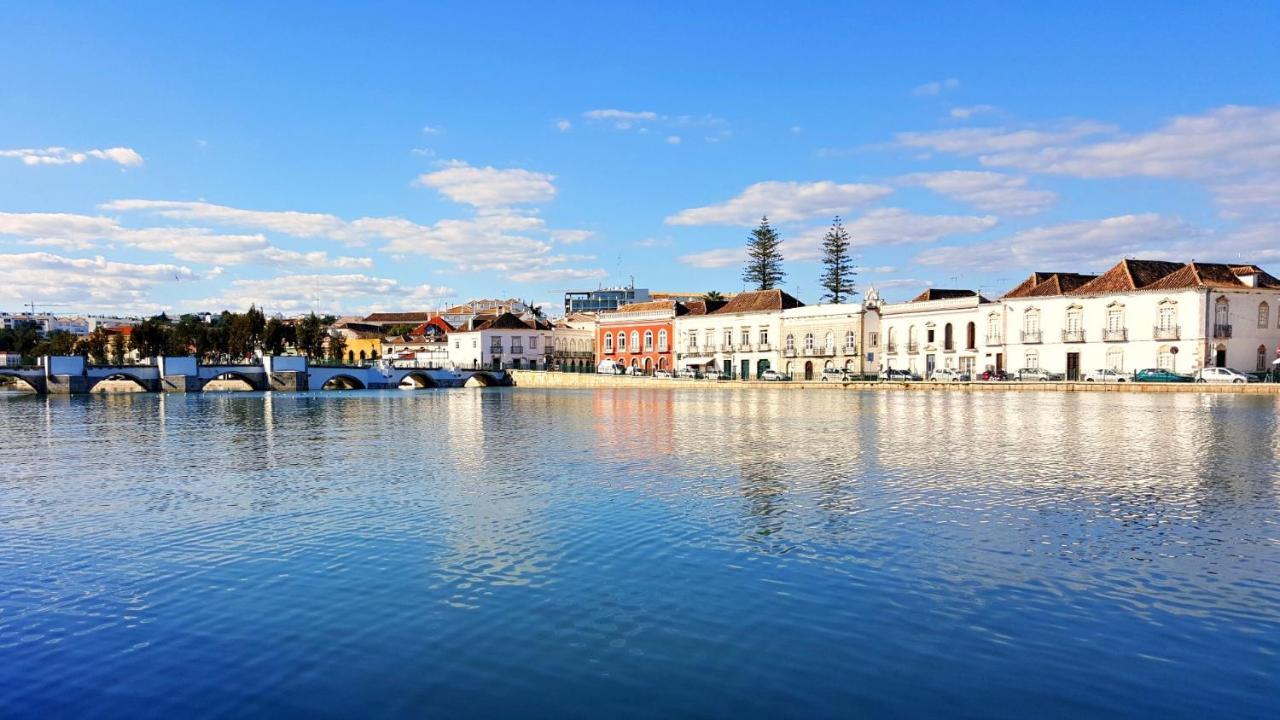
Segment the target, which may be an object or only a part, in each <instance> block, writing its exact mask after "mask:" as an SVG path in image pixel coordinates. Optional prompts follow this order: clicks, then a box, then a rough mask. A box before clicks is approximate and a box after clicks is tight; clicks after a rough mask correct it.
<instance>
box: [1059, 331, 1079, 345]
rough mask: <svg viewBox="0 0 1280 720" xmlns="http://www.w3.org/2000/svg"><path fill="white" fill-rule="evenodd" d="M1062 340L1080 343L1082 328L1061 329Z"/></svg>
mask: <svg viewBox="0 0 1280 720" xmlns="http://www.w3.org/2000/svg"><path fill="white" fill-rule="evenodd" d="M1062 342H1064V343H1082V342H1084V331H1083V330H1063V331H1062Z"/></svg>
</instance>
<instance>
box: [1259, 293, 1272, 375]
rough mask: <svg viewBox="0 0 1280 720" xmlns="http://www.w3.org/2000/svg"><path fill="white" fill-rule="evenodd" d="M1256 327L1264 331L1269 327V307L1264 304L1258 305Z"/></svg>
mask: <svg viewBox="0 0 1280 720" xmlns="http://www.w3.org/2000/svg"><path fill="white" fill-rule="evenodd" d="M1258 327H1260V328H1263V329H1264V330H1265V329H1266V328H1269V327H1271V306H1270V305H1268V304H1266V303H1264V302H1263V303H1258ZM1258 369H1259V370H1261V369H1262V368H1258Z"/></svg>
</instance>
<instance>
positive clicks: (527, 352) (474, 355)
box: [448, 327, 554, 370]
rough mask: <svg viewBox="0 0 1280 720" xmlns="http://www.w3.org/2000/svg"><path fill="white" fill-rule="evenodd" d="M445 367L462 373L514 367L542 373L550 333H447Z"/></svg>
mask: <svg viewBox="0 0 1280 720" xmlns="http://www.w3.org/2000/svg"><path fill="white" fill-rule="evenodd" d="M448 344H449V350H448V354H449V363H450V364H451V365H452V366H453V367H454V368H458V369H462V370H470V369H476V368H498V367H516V368H529V369H533V370H543V369H545V368H546V364H547V356H548V355H549V354H550V352H551V350H553V349H554V344H553V337H552V331H550V330H535V329H533V328H531V327H525V328H524V329H523V330H522V329H519V328H484V329H481V330H470V331H463V330H459V331H455V332H452V333H449V342H448Z"/></svg>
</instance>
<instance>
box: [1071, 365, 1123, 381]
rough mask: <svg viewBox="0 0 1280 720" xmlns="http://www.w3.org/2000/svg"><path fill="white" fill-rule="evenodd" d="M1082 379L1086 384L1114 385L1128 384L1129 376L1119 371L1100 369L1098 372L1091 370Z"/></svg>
mask: <svg viewBox="0 0 1280 720" xmlns="http://www.w3.org/2000/svg"><path fill="white" fill-rule="evenodd" d="M1080 379H1081V380H1084V381H1085V382H1113V383H1114V382H1128V380H1129V376H1128V375H1125V374H1124V373H1122V372H1120V371H1119V370H1113V369H1111V368H1100V369H1098V370H1090V371H1089V372H1087V373H1085V374H1084V377H1082V378H1080Z"/></svg>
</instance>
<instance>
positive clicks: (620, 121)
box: [582, 109, 658, 130]
mask: <svg viewBox="0 0 1280 720" xmlns="http://www.w3.org/2000/svg"><path fill="white" fill-rule="evenodd" d="M582 117H584V118H586V119H588V120H605V121H608V122H612V123H613V126H614V127H615V128H617V129H619V130H629V129H631V127H632V126H634V125H636V124H637V123H644V122H653V121H655V120H657V119H658V114H657V113H655V112H650V111H648V110H643V111H638V112H637V111H632V110H615V109H605V110H588V111H586V112H584V113H582Z"/></svg>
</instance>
